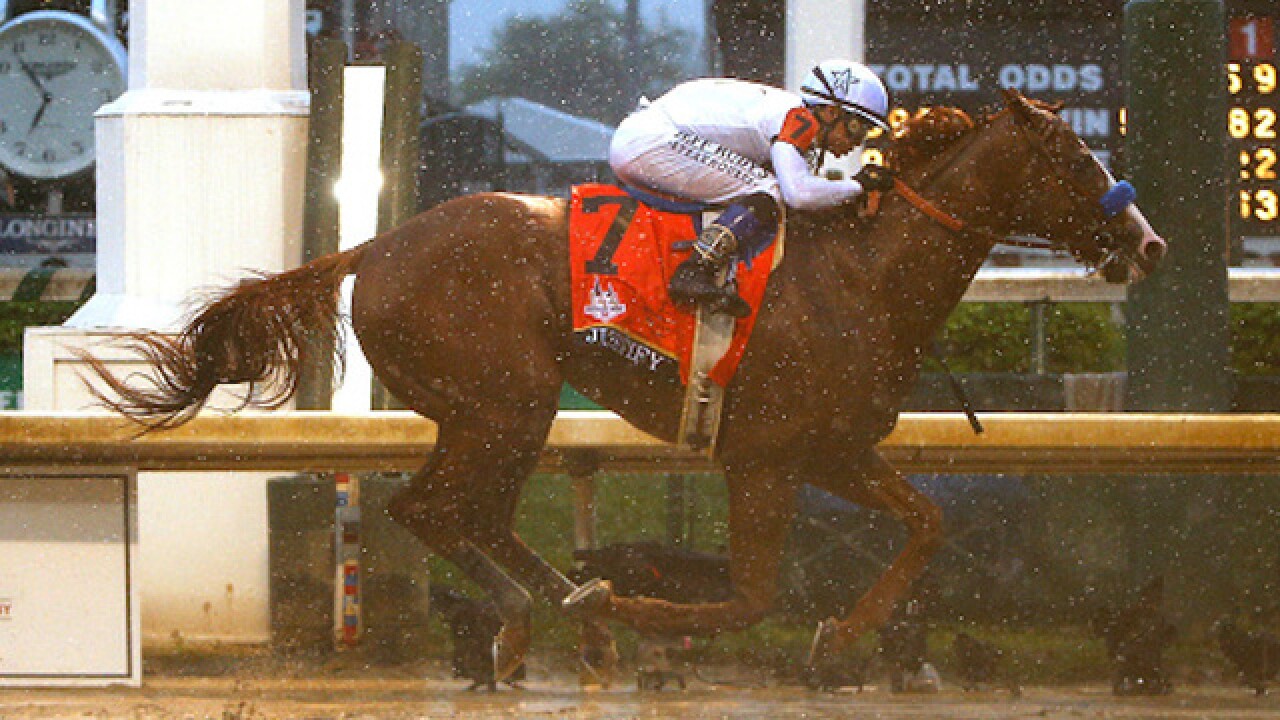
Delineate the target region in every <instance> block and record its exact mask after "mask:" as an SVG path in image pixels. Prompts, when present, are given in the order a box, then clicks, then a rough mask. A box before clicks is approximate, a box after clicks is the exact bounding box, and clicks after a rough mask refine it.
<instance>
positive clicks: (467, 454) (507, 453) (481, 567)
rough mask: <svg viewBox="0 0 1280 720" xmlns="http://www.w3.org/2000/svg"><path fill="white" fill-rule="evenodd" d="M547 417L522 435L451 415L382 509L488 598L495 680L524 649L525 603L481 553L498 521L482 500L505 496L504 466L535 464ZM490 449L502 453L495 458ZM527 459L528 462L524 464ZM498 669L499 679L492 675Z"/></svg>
mask: <svg viewBox="0 0 1280 720" xmlns="http://www.w3.org/2000/svg"><path fill="white" fill-rule="evenodd" d="M553 407H554V406H553ZM547 415H548V417H547V418H546V419H545V421H542V422H532V420H526V421H525V422H524V423H521V425H522V427H523V429H522V430H520V429H515V430H509V431H507V432H503V431H502V429H501V428H500V425H499V424H498V423H496V422H486V421H485V420H484V419H483V418H473V419H471V420H469V421H468V422H467V423H466V424H465V426H464V424H463V423H462V422H461V421H459V420H458V419H456V418H454V419H453V420H452V421H450V422H448V423H442V424H441V426H440V439H439V442H438V443H437V445H436V448H435V450H434V452H433V454H432V457H431V459H430V460H429V461H428V463H427V465H426V466H425V467H424V468H423V469H422V470H421V471H420V472H419V473H418V475H417V476H415V477H414V479H413V480H412V481H411V482H410V483H409V486H408V487H406V488H405V489H403V490H401V491H400V492H399V493H397V494H396V495H395V497H393V498H392V499H391V503H390V506H389V511H390V514H391V517H392V518H393V519H394V520H395V521H396V522H398V523H399V524H401V525H403V526H404V527H405V528H407V529H408V530H409V531H410V532H412V533H413V534H414V535H415V536H416V537H417V538H418V539H419V540H421V541H422V542H423V543H424V544H425V545H427V547H429V548H431V549H432V550H433V551H435V552H437V553H439V554H440V555H441V556H442V557H444V558H445V559H446V560H448V561H449V562H451V563H453V564H454V565H455V566H457V567H458V569H460V570H461V571H462V572H463V573H465V574H466V575H467V576H468V577H469V578H471V579H472V580H473V581H474V582H475V583H476V584H477V585H478V586H479V587H480V588H481V589H482V590H484V591H485V593H486V594H488V595H489V597H490V598H491V599H492V600H493V603H494V605H495V607H496V608H497V611H498V615H499V617H501V618H502V630H501V631H500V632H499V635H498V639H497V640H496V641H495V668H494V669H495V675H496V678H497V679H498V680H503V679H505V678H506V677H507V676H509V675H510V674H511V672H514V670H515V668H517V667H519V665H520V663H521V662H522V661H523V659H524V656H525V654H526V653H527V651H528V648H529V641H530V638H531V636H532V633H531V627H530V619H529V616H530V612H531V610H532V599H531V598H530V596H529V592H528V591H527V590H526V589H525V588H524V587H523V586H522V585H521V584H520V583H519V582H517V581H516V580H515V579H513V578H512V577H511V576H510V575H508V574H507V573H506V572H505V571H504V570H503V569H502V568H501V567H500V566H499V565H498V563H496V562H495V561H494V560H493V559H492V558H491V557H490V556H489V555H488V554H487V553H488V551H489V548H488V547H487V546H486V544H485V543H484V541H483V538H486V537H489V536H490V534H491V530H490V529H489V524H491V523H495V522H499V521H500V520H499V519H498V518H494V517H492V516H490V515H489V514H488V511H489V509H490V507H491V502H492V500H491V499H490V498H492V497H494V496H495V495H496V496H498V497H501V496H503V495H505V493H504V491H503V489H502V486H503V485H506V484H509V483H511V482H512V474H511V472H510V471H509V468H510V467H511V466H513V465H515V466H520V465H522V464H524V463H526V462H527V463H528V466H529V467H532V463H533V462H536V458H537V452H538V448H539V447H540V446H541V443H542V440H543V439H544V438H545V437H546V432H547V429H548V428H549V427H550V424H551V421H550V418H551V417H554V413H548V414H547ZM535 438H536V442H534V439H535ZM495 447H499V448H503V452H501V453H495V452H494V450H493V448H495ZM529 457H531V458H533V461H528V460H525V458H529ZM522 482H523V478H521V480H520V481H519V483H517V484H516V488H515V489H516V492H515V494H516V495H518V489H519V484H520V483H522ZM508 530H509V528H508ZM504 670H505V671H506V672H505V674H504V673H503V672H500V671H504Z"/></svg>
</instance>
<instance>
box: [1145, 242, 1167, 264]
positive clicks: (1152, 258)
mask: <svg viewBox="0 0 1280 720" xmlns="http://www.w3.org/2000/svg"><path fill="white" fill-rule="evenodd" d="M1168 249H1169V248H1168V246H1167V245H1165V242H1164V238H1162V237H1160V236H1159V235H1149V236H1147V237H1145V238H1143V239H1142V245H1141V246H1139V247H1138V254H1139V255H1141V256H1142V259H1144V260H1146V261H1147V262H1148V263H1150V264H1151V265H1153V266H1154V265H1155V264H1156V263H1158V262H1160V261H1161V260H1163V259H1164V254H1165V252H1166V251H1167V250H1168Z"/></svg>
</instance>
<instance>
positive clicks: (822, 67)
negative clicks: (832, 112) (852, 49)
mask: <svg viewBox="0 0 1280 720" xmlns="http://www.w3.org/2000/svg"><path fill="white" fill-rule="evenodd" d="M800 95H801V97H803V98H804V100H805V102H806V103H808V104H810V105H836V106H839V107H841V108H844V109H845V110H848V111H849V112H851V113H854V114H855V115H857V116H858V117H860V118H862V119H864V120H866V121H867V122H870V123H871V124H873V125H875V126H876V127H878V128H880V129H881V130H885V131H886V132H887V131H888V130H889V121H888V119H887V118H886V116H887V115H888V114H889V93H888V91H886V90H885V89H884V83H882V82H880V78H878V77H876V74H875V73H873V72H871V69H870V68H868V67H867V66H866V65H863V64H862V63H857V62H852V61H849V60H841V59H838V58H836V59H831V60H823V61H822V62H820V63H818V64H817V65H815V66H814V68H813V70H810V71H809V75H808V77H806V78H805V79H804V82H803V83H801V84H800Z"/></svg>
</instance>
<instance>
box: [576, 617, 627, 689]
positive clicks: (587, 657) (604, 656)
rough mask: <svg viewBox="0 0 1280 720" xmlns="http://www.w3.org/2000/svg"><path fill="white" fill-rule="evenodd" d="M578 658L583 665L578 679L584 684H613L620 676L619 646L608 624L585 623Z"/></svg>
mask: <svg viewBox="0 0 1280 720" xmlns="http://www.w3.org/2000/svg"><path fill="white" fill-rule="evenodd" d="M578 659H579V661H580V663H581V665H582V669H581V671H580V672H579V675H578V679H579V681H580V682H581V683H582V684H583V685H600V686H601V687H609V686H610V685H612V684H613V681H614V680H615V679H616V678H617V676H618V647H617V646H616V645H614V642H613V633H611V632H609V628H608V626H606V625H605V624H604V623H602V622H594V621H587V622H585V623H583V625H582V644H581V648H580V653H579V655H578Z"/></svg>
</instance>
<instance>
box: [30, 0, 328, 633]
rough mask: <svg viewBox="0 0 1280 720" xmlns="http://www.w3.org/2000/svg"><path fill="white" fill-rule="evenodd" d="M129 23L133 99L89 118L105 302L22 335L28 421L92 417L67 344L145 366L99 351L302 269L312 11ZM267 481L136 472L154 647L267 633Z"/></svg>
mask: <svg viewBox="0 0 1280 720" xmlns="http://www.w3.org/2000/svg"><path fill="white" fill-rule="evenodd" d="M130 11H131V26H130V37H129V40H130V43H129V45H130V51H129V55H130V58H129V60H130V67H129V89H128V91H127V92H126V93H125V94H124V95H123V96H121V97H120V98H119V99H118V100H117V101H115V102H113V103H110V104H109V105H106V106H104V107H103V108H102V109H101V110H100V111H99V113H98V116H97V121H96V129H97V153H98V169H97V183H98V233H99V234H98V256H97V263H98V273H97V281H98V294H97V295H96V296H95V297H94V298H93V299H92V300H90V301H89V303H87V304H86V305H85V306H84V307H83V308H81V310H80V311H79V312H77V313H76V314H75V315H74V316H73V317H72V318H71V320H69V321H68V323H67V325H66V326H64V327H61V328H32V329H29V330H28V331H27V335H26V338H25V353H26V359H25V363H24V383H25V387H24V390H25V403H26V409H27V410H32V411H42V412H44V411H53V410H83V409H84V408H85V407H86V405H87V404H88V402H89V395H88V393H87V392H86V391H85V389H84V387H83V385H82V384H81V382H80V380H79V378H78V370H79V364H78V362H77V361H76V360H75V358H74V357H73V356H72V355H71V353H70V349H71V348H76V347H83V348H89V349H90V350H91V351H92V352H94V353H95V354H98V355H106V356H107V357H108V358H109V362H111V364H112V366H113V367H115V368H117V369H118V370H119V371H120V372H128V371H129V370H132V369H136V368H134V367H133V365H132V364H131V362H130V360H129V359H128V358H127V356H121V355H119V354H118V353H114V352H111V351H108V350H105V349H102V348H101V347H100V343H102V342H104V341H108V342H109V341H110V340H111V339H112V338H113V337H118V336H119V334H120V333H122V332H126V331H128V330H134V329H150V330H159V331H169V330H175V329H177V328H178V327H179V326H180V322H181V320H182V317H183V313H184V311H185V309H186V308H187V305H186V301H187V299H188V298H190V297H191V296H192V294H193V293H194V292H195V291H198V290H203V289H209V288H212V287H220V286H223V285H226V284H227V283H229V282H231V281H233V280H235V279H237V278H239V277H242V276H243V275H244V273H245V271H246V270H248V269H253V270H263V271H275V270H282V269H286V268H289V267H294V266H296V265H297V264H298V262H299V259H300V258H301V241H302V202H303V183H304V176H305V165H306V157H307V117H308V112H309V96H308V94H307V85H306V56H305V38H304V31H303V28H304V0H217V1H216V2H191V0H134V2H133V3H132V4H131V7H130ZM214 404H215V405H216V404H218V403H217V402H215V403H214ZM221 404H222V405H224V406H225V405H228V404H230V403H227V402H223V403H221ZM266 477H267V476H265V475H262V474H247V473H229V472H210V473H185V474H173V473H167V474H158V473H146V474H142V475H140V476H139V480H138V513H139V535H140V538H139V541H140V546H141V549H140V553H139V558H138V560H139V562H138V565H137V568H136V575H137V578H138V585H139V586H140V588H141V594H142V603H141V604H142V632H143V635H144V639H145V640H146V641H148V643H149V644H152V645H155V644H158V643H168V642H171V641H175V640H176V641H181V642H185V643H189V642H201V641H217V642H261V641H265V640H266V639H267V638H268V637H269V629H270V627H269V612H268V557H267V502H266Z"/></svg>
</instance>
